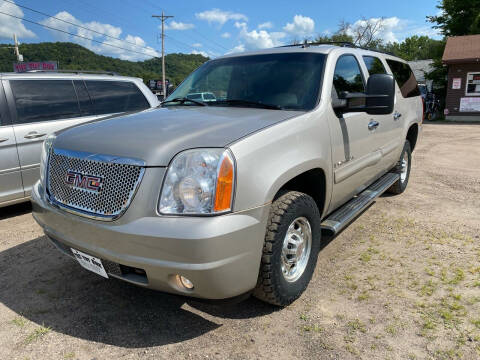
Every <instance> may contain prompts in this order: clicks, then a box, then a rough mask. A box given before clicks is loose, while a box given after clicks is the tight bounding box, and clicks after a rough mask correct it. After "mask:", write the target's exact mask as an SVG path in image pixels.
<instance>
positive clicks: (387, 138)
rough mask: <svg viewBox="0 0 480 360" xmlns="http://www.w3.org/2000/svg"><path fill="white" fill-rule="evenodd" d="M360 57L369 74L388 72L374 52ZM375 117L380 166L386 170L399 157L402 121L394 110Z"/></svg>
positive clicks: (396, 98)
mask: <svg viewBox="0 0 480 360" xmlns="http://www.w3.org/2000/svg"><path fill="white" fill-rule="evenodd" d="M362 58H363V61H364V65H365V67H366V71H367V73H368V74H369V76H370V75H374V74H387V73H388V72H387V67H386V64H385V63H384V62H383V61H382V60H381V59H380V57H378V56H376V54H375V55H374V54H372V55H370V54H369V55H364V56H362ZM397 90H398V89H397ZM398 100H399V98H398V94H396V96H395V102H398ZM375 119H376V120H377V121H378V122H379V126H378V128H377V130H376V132H377V134H376V137H377V141H378V144H379V146H380V150H381V153H382V161H381V165H380V167H381V168H382V170H383V171H387V170H389V169H390V168H391V167H392V164H394V163H396V161H397V160H398V157H399V155H398V154H397V152H398V149H399V148H402V147H403V142H404V140H403V139H402V134H401V127H400V126H399V125H400V124H401V123H402V121H401V119H400V118H399V117H397V116H396V115H395V111H394V112H393V113H392V114H387V115H376V116H375Z"/></svg>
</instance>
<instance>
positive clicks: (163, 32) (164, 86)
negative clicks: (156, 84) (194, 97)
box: [152, 11, 173, 100]
mask: <svg viewBox="0 0 480 360" xmlns="http://www.w3.org/2000/svg"><path fill="white" fill-rule="evenodd" d="M152 17H154V18H159V19H160V20H161V21H162V87H163V100H165V98H166V97H167V86H166V84H165V20H167V19H170V18H173V16H171V15H165V13H164V12H163V11H162V15H152Z"/></svg>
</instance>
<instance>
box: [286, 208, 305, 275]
mask: <svg viewBox="0 0 480 360" xmlns="http://www.w3.org/2000/svg"><path fill="white" fill-rule="evenodd" d="M311 249H312V228H311V226H310V222H309V221H308V220H307V218H305V217H299V218H296V219H295V220H293V221H292V223H291V224H290V226H289V227H288V230H287V233H286V234H285V238H284V240H283V247H282V262H281V267H282V274H283V277H284V278H285V280H287V281H288V282H295V281H297V280H298V279H299V278H300V276H302V274H303V273H304V272H305V269H306V268H307V264H308V259H309V258H310V252H311Z"/></svg>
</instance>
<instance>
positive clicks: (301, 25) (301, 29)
mask: <svg viewBox="0 0 480 360" xmlns="http://www.w3.org/2000/svg"><path fill="white" fill-rule="evenodd" d="M283 30H284V31H285V32H287V33H289V34H290V35H293V36H298V37H305V36H310V35H313V32H314V31H315V22H314V21H313V19H312V18H309V17H308V16H302V15H295V16H294V17H293V22H292V23H287V25H285V26H284V27H283Z"/></svg>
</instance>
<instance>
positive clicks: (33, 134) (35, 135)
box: [24, 131, 47, 139]
mask: <svg viewBox="0 0 480 360" xmlns="http://www.w3.org/2000/svg"><path fill="white" fill-rule="evenodd" d="M45 135H47V134H39V133H37V132H36V131H31V132H29V133H28V134H27V135H25V136H24V138H25V139H36V138H40V137H42V136H45Z"/></svg>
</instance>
